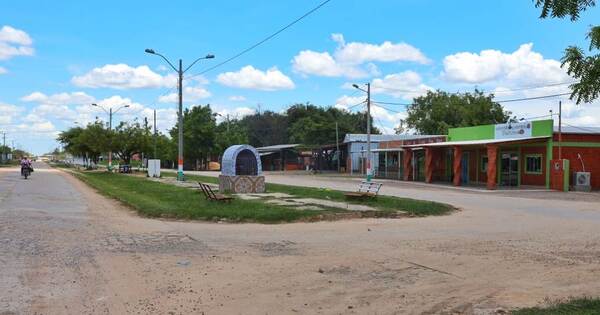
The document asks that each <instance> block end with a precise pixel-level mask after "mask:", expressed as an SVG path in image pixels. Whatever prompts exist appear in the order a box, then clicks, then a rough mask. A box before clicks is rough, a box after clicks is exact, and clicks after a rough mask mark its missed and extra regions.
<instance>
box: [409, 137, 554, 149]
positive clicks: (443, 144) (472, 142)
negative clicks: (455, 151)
mask: <svg viewBox="0 0 600 315" xmlns="http://www.w3.org/2000/svg"><path fill="white" fill-rule="evenodd" d="M548 138H550V137H548V136H542V137H527V138H511V139H485V140H468V141H448V142H435V143H422V144H415V145H406V146H404V147H406V148H413V147H419V148H421V147H451V146H455V145H483V144H494V143H507V142H524V141H531V140H542V139H548Z"/></svg>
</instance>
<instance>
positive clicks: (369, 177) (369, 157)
mask: <svg viewBox="0 0 600 315" xmlns="http://www.w3.org/2000/svg"><path fill="white" fill-rule="evenodd" d="M366 85H367V89H366V90H365V89H363V88H361V87H360V86H358V84H352V86H353V87H354V88H355V89H358V90H361V91H363V92H365V93H367V181H368V182H370V181H371V178H372V177H373V174H372V172H371V83H367V84H366Z"/></svg>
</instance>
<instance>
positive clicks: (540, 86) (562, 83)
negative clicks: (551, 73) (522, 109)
mask: <svg viewBox="0 0 600 315" xmlns="http://www.w3.org/2000/svg"><path fill="white" fill-rule="evenodd" d="M573 83H577V82H576V81H572V82H561V83H553V84H546V85H537V86H528V87H523V88H515V89H509V90H500V91H496V92H494V94H497V93H505V92H514V91H523V90H535V89H541V88H546V87H553V86H560V85H567V84H573Z"/></svg>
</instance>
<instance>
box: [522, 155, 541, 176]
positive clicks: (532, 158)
mask: <svg viewBox="0 0 600 315" xmlns="http://www.w3.org/2000/svg"><path fill="white" fill-rule="evenodd" d="M525 173H527V174H537V175H539V174H542V155H541V154H532V155H526V156H525Z"/></svg>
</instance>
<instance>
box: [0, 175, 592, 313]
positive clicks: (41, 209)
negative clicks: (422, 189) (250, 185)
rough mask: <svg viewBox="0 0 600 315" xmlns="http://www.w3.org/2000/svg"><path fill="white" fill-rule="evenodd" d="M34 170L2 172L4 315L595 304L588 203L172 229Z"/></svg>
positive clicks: (487, 201) (478, 197) (499, 200)
mask: <svg viewBox="0 0 600 315" xmlns="http://www.w3.org/2000/svg"><path fill="white" fill-rule="evenodd" d="M37 168H38V169H37V171H36V172H35V173H34V174H33V176H32V177H31V178H30V179H28V180H22V179H20V178H19V176H18V175H19V174H18V171H17V170H16V169H4V168H3V169H0V278H1V279H2V281H0V292H1V293H0V314H13V313H15V314H35V313H38V314H202V312H204V313H205V314H315V313H317V314H318V313H322V314H395V313H396V314H470V313H475V314H488V313H494V312H495V311H496V310H497V309H498V308H505V309H506V308H511V307H516V306H529V305H535V304H537V303H539V302H541V301H542V300H543V299H544V298H546V297H549V298H558V297H565V296H570V295H575V296H577V295H584V294H587V295H600V281H599V280H600V229H598V226H600V206H599V204H598V203H597V202H595V201H592V202H576V201H561V200H542V199H539V198H538V199H531V198H512V197H506V196H502V195H482V194H462V195H461V193H460V192H452V193H448V195H447V196H446V197H443V195H444V193H437V194H432V196H433V198H435V199H444V200H445V201H450V200H446V199H452V200H455V201H456V202H457V204H458V205H459V206H460V207H462V208H463V210H462V211H461V212H458V213H456V214H453V215H451V216H445V217H430V218H418V219H400V220H390V219H381V220H379V219H369V220H354V221H343V222H321V223H299V224H285V225H259V224H243V225H241V224H213V223H199V222H175V221H159V220H149V219H144V218H139V217H137V216H136V215H134V214H132V213H131V212H130V211H128V210H127V209H124V208H123V207H122V206H120V205H119V204H118V203H116V202H114V201H112V200H108V199H106V198H104V197H101V196H99V195H97V194H96V193H95V192H93V191H92V190H90V189H89V188H87V187H86V186H84V185H83V184H81V183H80V182H78V181H77V180H75V179H74V178H72V177H70V175H68V174H64V173H62V172H60V171H57V170H52V169H48V168H47V167H45V166H43V165H38V167H37ZM303 181H305V182H306V183H307V184H310V183H311V182H310V181H311V179H306V178H299V179H298V180H296V182H298V183H303ZM329 182H331V183H332V184H331V185H338V186H343V187H346V185H351V184H347V183H345V182H340V183H337V182H332V181H329ZM312 185H319V183H318V182H316V183H315V182H312ZM385 189H386V190H385V191H384V192H385V193H388V194H400V195H402V194H406V195H411V194H416V193H414V192H411V191H410V190H407V189H402V188H399V187H397V188H394V187H393V185H388V187H386V188H385ZM405 190H406V191H405ZM3 312H4V313H3Z"/></svg>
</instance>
